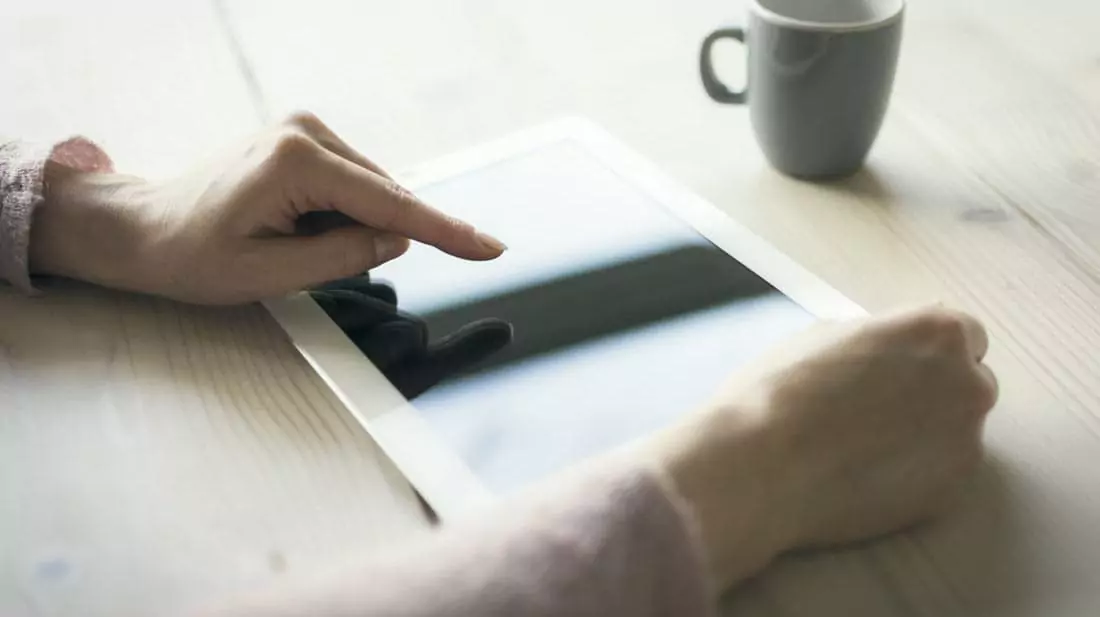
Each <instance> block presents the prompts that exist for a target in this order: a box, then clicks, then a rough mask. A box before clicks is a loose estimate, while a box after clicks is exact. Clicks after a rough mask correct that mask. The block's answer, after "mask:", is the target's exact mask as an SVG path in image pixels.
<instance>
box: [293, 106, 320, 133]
mask: <svg viewBox="0 0 1100 617" xmlns="http://www.w3.org/2000/svg"><path fill="white" fill-rule="evenodd" d="M283 124H284V125H285V126H289V127H293V128H298V129H302V130H303V131H307V132H311V131H314V130H317V129H321V128H324V126H325V124H324V123H323V122H321V119H320V118H318V117H317V114H315V113H313V112H312V111H306V110H302V109H300V110H297V111H293V112H291V113H290V114H289V115H287V117H286V119H285V120H284V121H283Z"/></svg>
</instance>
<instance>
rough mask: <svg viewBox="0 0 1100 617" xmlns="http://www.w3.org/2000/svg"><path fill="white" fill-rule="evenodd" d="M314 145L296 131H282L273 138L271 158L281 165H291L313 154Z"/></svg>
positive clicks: (310, 140)
mask: <svg viewBox="0 0 1100 617" xmlns="http://www.w3.org/2000/svg"><path fill="white" fill-rule="evenodd" d="M316 147H317V146H316V144H315V143H314V142H313V140H312V139H310V138H309V137H308V136H306V135H304V134H302V133H300V132H298V131H293V130H290V131H282V132H280V133H279V134H278V136H277V137H276V138H275V145H274V148H273V149H272V156H273V157H274V158H275V160H276V161H279V162H282V163H293V162H298V161H301V160H302V159H303V158H305V157H307V156H310V155H312V154H313V152H314V150H315V149H316Z"/></svg>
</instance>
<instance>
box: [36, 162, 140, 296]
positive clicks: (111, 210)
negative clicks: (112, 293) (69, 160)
mask: <svg viewBox="0 0 1100 617" xmlns="http://www.w3.org/2000/svg"><path fill="white" fill-rule="evenodd" d="M45 180H46V182H45V194H44V200H43V202H42V203H41V204H40V205H39V206H38V207H37V208H36V209H35V213H34V220H33V221H32V225H31V238H30V246H29V259H30V261H29V265H30V271H31V274H32V275H49V276H62V277H66V278H72V279H77V280H82V281H86V282H90V283H94V284H97V285H102V286H104V287H112V288H117V289H126V290H131V291H140V290H141V285H140V281H141V280H143V279H144V277H143V275H142V270H143V269H144V267H145V266H146V259H145V257H146V255H147V253H148V251H146V250H145V245H146V243H147V236H146V234H145V232H144V231H143V230H145V229H147V228H148V224H147V222H146V221H145V220H144V216H145V215H146V210H147V209H145V208H143V207H142V206H141V203H142V200H141V199H140V195H141V194H143V193H144V189H145V183H144V182H143V181H142V180H139V179H137V178H132V177H127V176H121V175H117V174H102V173H86V172H82V171H77V170H74V169H72V168H69V167H66V166H64V165H60V164H57V163H54V162H49V163H47V165H46V172H45Z"/></svg>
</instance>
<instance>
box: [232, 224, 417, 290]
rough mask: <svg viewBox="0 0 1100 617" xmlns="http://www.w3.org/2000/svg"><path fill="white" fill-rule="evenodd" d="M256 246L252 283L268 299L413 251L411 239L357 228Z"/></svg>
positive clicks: (261, 242) (266, 241) (262, 240)
mask: <svg viewBox="0 0 1100 617" xmlns="http://www.w3.org/2000/svg"><path fill="white" fill-rule="evenodd" d="M255 242H256V243H257V245H258V246H257V251H256V255H257V257H258V260H257V261H258V263H256V264H255V267H254V268H252V270H253V276H254V277H255V278H254V284H255V285H256V286H257V288H258V289H257V291H258V292H260V293H261V294H262V295H263V296H265V297H269V296H274V295H280V294H285V293H287V292H291V291H299V290H301V289H306V288H310V287H315V286H317V285H320V284H322V283H327V282H329V281H333V280H336V279H340V278H345V277H349V276H356V275H359V274H362V273H363V272H366V271H367V270H370V269H372V268H375V267H377V266H380V265H382V264H384V263H386V262H387V261H390V260H392V259H396V258H397V257H400V256H401V255H403V254H404V253H405V251H407V250H409V240H408V239H407V238H403V237H401V236H397V235H394V234H390V233H385V232H381V231H378V230H375V229H370V228H368V227H363V226H358V225H357V226H349V227H341V228H338V229H333V230H330V231H326V232H324V233H322V234H319V235H315V236H304V237H303V236H283V237H275V238H258V239H256V240H255Z"/></svg>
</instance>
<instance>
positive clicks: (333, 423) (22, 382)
mask: <svg viewBox="0 0 1100 617" xmlns="http://www.w3.org/2000/svg"><path fill="white" fill-rule="evenodd" d="M0 315H3V327H2V328H0V392H3V393H4V394H3V401H4V403H3V407H4V413H3V414H2V416H0V427H2V428H0V486H3V487H4V493H5V498H4V500H3V501H0V527H2V528H3V529H5V530H6V533H4V534H2V535H0V555H3V556H4V557H3V559H2V560H0V608H2V609H3V610H4V614H12V615H32V614H33V615H67V614H73V615H75V614H80V615H139V614H149V613H150V612H161V611H163V610H166V609H173V610H175V609H178V608H180V607H184V606H187V605H189V604H193V603H202V602H211V601H215V600H217V599H218V598H219V596H221V595H223V594H229V593H235V592H240V591H241V590H243V589H248V588H250V587H252V586H256V585H260V584H264V583H271V582H275V581H278V580H280V579H287V578H288V577H293V578H297V577H303V576H309V575H312V574H315V573H317V572H320V571H326V570H328V569H330V568H338V567H340V566H341V564H347V563H349V562H351V561H355V560H358V559H361V558H363V557H364V556H365V555H368V554H370V553H371V552H372V551H377V550H379V549H380V548H383V547H386V546H391V545H393V544H394V543H395V542H399V541H401V540H403V539H408V537H409V536H410V535H412V534H415V533H417V532H418V531H419V530H421V529H423V528H424V522H423V518H422V516H421V515H420V511H419V509H418V506H417V504H416V501H415V499H414V497H413V495H412V493H411V490H410V489H409V488H408V486H407V484H405V483H404V482H402V481H401V478H400V476H399V474H397V473H396V472H395V471H394V469H393V467H392V465H391V464H389V462H388V461H386V460H385V459H384V458H383V457H382V456H381V455H380V453H379V452H378V450H377V448H376V447H375V446H374V444H373V442H371V441H370V439H369V438H368V437H367V436H366V435H365V433H364V432H363V431H362V429H361V428H360V427H359V426H358V425H357V424H356V423H355V421H354V420H353V419H352V418H351V417H350V416H349V415H348V414H347V413H346V411H345V410H344V408H343V406H342V405H341V404H340V403H339V402H338V401H337V400H336V398H335V396H334V395H333V394H332V393H331V392H330V391H329V390H328V389H327V388H326V387H325V386H324V385H323V384H322V383H321V381H320V380H319V379H318V378H317V377H316V376H315V375H314V374H313V373H312V371H311V370H310V369H309V367H308V366H307V365H306V363H305V361H304V360H303V359H302V358H301V357H300V356H299V355H298V354H297V352H295V351H294V349H293V348H292V347H291V346H290V345H289V344H288V342H287V340H286V337H285V334H284V333H283V332H282V331H281V330H280V329H279V328H278V326H277V325H276V324H275V323H274V321H273V320H272V319H271V318H270V316H269V315H268V314H267V313H266V312H265V311H264V310H263V309H262V308H260V307H259V306H252V307H244V308H237V309H200V308H194V307H186V306H181V305H178V304H174V303H170V302H166V301H160V300H154V299H149V298H143V297H137V296H129V295H122V294H114V293H110V292H104V291H94V290H89V289H82V288H76V287H66V288H55V289H49V290H48V293H47V294H45V295H43V296H42V297H39V298H26V297H18V296H15V295H13V294H11V293H7V292H5V293H2V294H0Z"/></svg>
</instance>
